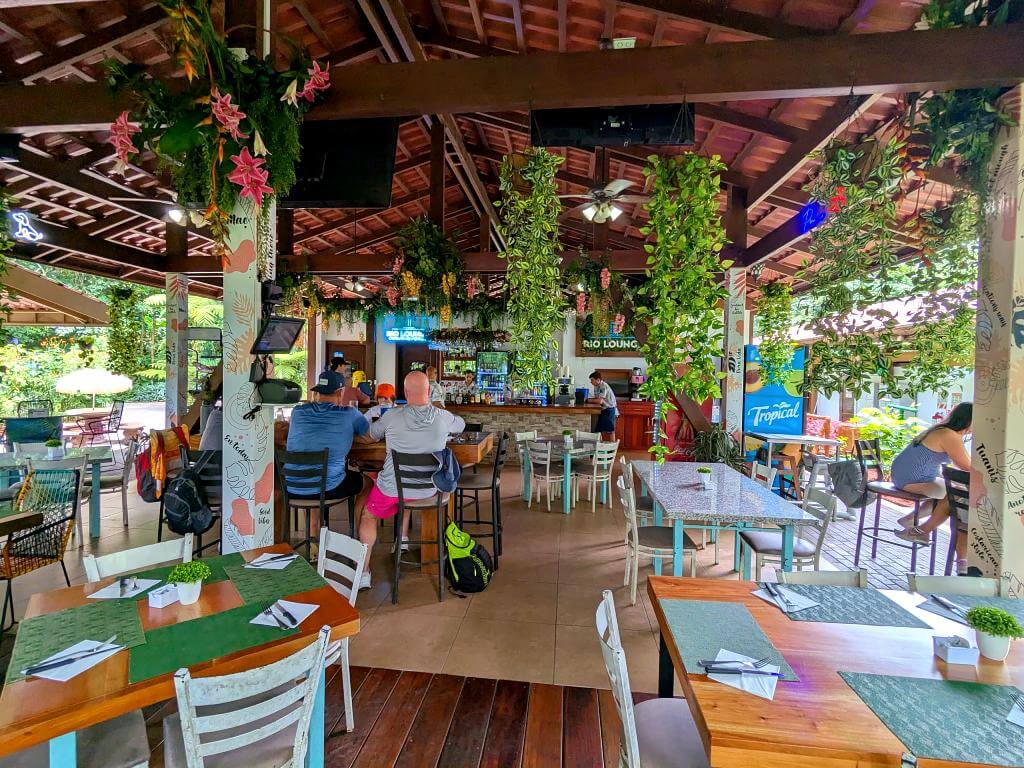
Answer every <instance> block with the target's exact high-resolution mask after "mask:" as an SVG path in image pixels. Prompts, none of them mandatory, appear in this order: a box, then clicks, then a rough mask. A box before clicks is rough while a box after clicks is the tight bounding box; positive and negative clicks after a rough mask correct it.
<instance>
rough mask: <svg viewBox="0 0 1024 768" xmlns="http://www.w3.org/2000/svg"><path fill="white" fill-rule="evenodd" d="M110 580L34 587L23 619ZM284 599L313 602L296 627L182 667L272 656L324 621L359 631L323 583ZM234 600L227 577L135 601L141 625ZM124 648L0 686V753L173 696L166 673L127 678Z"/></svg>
mask: <svg viewBox="0 0 1024 768" xmlns="http://www.w3.org/2000/svg"><path fill="white" fill-rule="evenodd" d="M291 551H292V550H291V547H289V546H288V545H287V544H276V545H274V546H272V547H264V548H262V549H256V550H252V551H250V552H243V553H242V556H243V557H244V558H245V559H246V560H252V559H253V558H255V557H257V556H258V555H260V554H262V553H264V552H274V553H285V552H291ZM114 580H115V579H113V578H110V579H104V580H103V581H98V582H96V583H94V584H84V585H78V586H74V587H68V588H65V589H58V590H54V591H52V592H42V593H38V594H35V595H33V596H32V597H31V599H30V600H29V604H28V608H27V609H26V611H25V618H31V617H33V616H39V615H42V614H46V613H52V612H54V611H59V610H62V609H64V608H72V607H74V606H78V605H84V604H86V603H87V602H89V600H88V598H87V597H86V596H87V595H89V594H91V593H92V592H96V591H98V590H99V589H102V588H103V587H104V586H106V585H108V584H110V583H112V582H113V581H114ZM289 599H290V600H293V601H295V602H299V603H316V604H317V605H319V606H320V607H319V608H318V609H317V610H316V611H314V612H313V613H312V615H310V616H309V618H307V619H306V620H305V621H304V622H302V624H300V625H299V632H298V633H296V634H294V635H290V636H288V637H285V638H282V639H281V640H279V641H276V642H272V643H266V644H264V645H260V646H257V647H254V648H249V649H246V650H244V651H239V652H237V653H233V654H230V655H227V656H222V657H220V658H217V659H212V660H210V661H207V662H203V663H202V664H196V665H193V666H192V667H190V670H191V672H192V674H193V676H194V677H209V676H211V675H225V674H231V673H233V672H241V671H244V670H247V669H252V668H254V667H259V666H263V665H266V664H270V663H272V662H275V661H278V660H280V659H282V658H284V657H285V656H288V655H289V654H291V653H295V652H296V651H298V650H299V649H300V648H303V647H304V646H306V645H308V644H309V643H310V642H312V640H313V638H314V637H315V636H316V634H317V632H319V631H320V628H321V627H323V626H329V627H331V639H332V640H337V639H340V638H343V637H351V636H352V635H355V634H356V633H357V632H358V631H359V612H358V611H357V610H356V609H355V608H353V607H352V606H350V605H349V604H348V601H347V600H345V599H344V598H343V597H342V596H341V595H340V594H338V593H337V592H336V591H334V589H332V588H331V587H329V586H324V587H320V588H318V589H314V590H310V591H309V592H303V593H301V594H299V595H298V596H290V597H289ZM242 604H243V603H242V598H241V596H239V594H238V590H237V589H235V586H234V584H233V583H232V582H231V581H230V580H228V581H219V582H214V583H212V584H204V585H203V591H202V593H201V595H200V597H199V602H197V603H195V604H193V605H181V603H174V604H173V605H169V606H167V607H166V608H150V607H149V602H148V601H147V600H139V601H137V605H138V610H139V617H140V618H141V620H142V628H143V630H149V629H155V628H157V627H163V626H167V625H169V624H176V623H179V622H183V621H188V620H190V619H198V618H201V617H203V616H209V615H212V614H215V613H220V612H221V611H226V610H228V609H231V608H237V607H238V606H240V605H242ZM128 655H129V654H128V653H124V652H121V653H117V654H114V656H112V657H110V658H109V659H107V660H106V661H104V662H102V663H101V664H97V665H96V666H94V667H92V668H91V669H89V670H88V671H86V672H83V673H82V674H80V675H78V676H77V677H74V678H72V679H71V680H69V681H68V682H66V683H59V682H54V681H52V680H42V679H39V678H28V679H24V680H19V681H17V682H14V683H10V684H9V685H7V686H5V687H4V689H3V694H2V695H0V756H3V755H7V754H10V753H12V752H17V751H18V750H21V749H25V748H26V747H31V746H33V745H35V744H39V743H41V742H44V741H47V740H49V739H50V738H52V737H54V736H59V735H61V734H64V733H67V732H69V731H72V730H79V729H81V728H85V727H87V726H89V725H92V724H94V723H98V722H102V721H104V720H109V719H110V718H113V717H117V716H118V715H122V714H124V713H126V712H130V711H132V710H134V709H138V708H139V707H145V706H149V705H150V704H156V703H158V702H161V701H167V700H169V699H173V698H174V681H173V673H169V674H166V675H161V676H159V677H154V678H151V679H149V680H143V681H142V682H139V683H134V684H131V683H129V682H128Z"/></svg>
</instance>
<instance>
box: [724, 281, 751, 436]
mask: <svg viewBox="0 0 1024 768" xmlns="http://www.w3.org/2000/svg"><path fill="white" fill-rule="evenodd" d="M725 286H726V288H727V289H728V291H729V297H728V298H727V299H726V300H725V337H724V339H725V355H724V358H725V378H724V379H722V426H723V427H724V428H725V430H726V431H727V432H728V433H729V434H730V435H732V436H733V437H734V438H735V439H736V440H737V442H738V441H739V440H740V437H741V435H742V434H743V345H744V343H745V342H746V338H747V270H746V269H744V268H742V267H732V268H730V269H727V270H726V271H725Z"/></svg>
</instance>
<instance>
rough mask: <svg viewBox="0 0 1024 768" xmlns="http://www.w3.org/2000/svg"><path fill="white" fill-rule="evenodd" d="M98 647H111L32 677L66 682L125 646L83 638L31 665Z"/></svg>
mask: <svg viewBox="0 0 1024 768" xmlns="http://www.w3.org/2000/svg"><path fill="white" fill-rule="evenodd" d="M98 648H105V649H109V650H108V651H106V652H104V653H97V654H94V655H92V656H89V657H87V658H84V659H81V660H80V661H73V662H71V663H70V664H64V665H62V666H60V667H54V668H53V669H47V670H46V671H44V672H37V673H36V674H34V675H32V677H41V678H43V679H44V680H55V681H56V682H58V683H66V682H67V681H68V680H70V679H71V678H73V677H75V676H76V675H80V674H82V673H83V672H85V671H86V670H87V669H92V668H93V667H95V666H96V665H97V664H99V663H100V662H102V661H106V660H107V659H109V658H110V657H111V656H113V655H114V654H115V653H117V652H118V651H120V650H121V649H123V648H124V646H123V645H116V644H113V643H112V644H109V645H106V644H104V643H102V642H100V641H99V640H83V641H82V642H80V643H75V644H74V645H72V646H71V647H70V648H65V649H64V650H63V651H58V652H57V653H55V654H53V655H52V656H47V657H46V658H45V659H40V660H39V661H37V662H33V663H32V664H31V665H30V666H35V665H36V664H44V663H46V662H47V661H51V660H56V659H57V657H58V656H66V655H67V654H71V653H83V652H86V651H92V650H96V649H98Z"/></svg>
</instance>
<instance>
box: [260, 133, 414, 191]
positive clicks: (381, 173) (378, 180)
mask: <svg viewBox="0 0 1024 768" xmlns="http://www.w3.org/2000/svg"><path fill="white" fill-rule="evenodd" d="M398 125H399V121H398V120H397V119H395V118H372V119H366V120H313V121H308V122H305V123H303V124H302V126H301V128H300V131H299V140H300V141H301V143H302V156H301V159H300V161H299V164H298V165H297V166H296V168H295V173H296V181H295V184H294V186H292V189H291V191H290V192H289V193H288V195H287V196H286V197H285V198H284V199H283V200H280V201H278V206H279V207H281V208H387V207H389V206H390V205H391V176H392V174H393V173H394V170H395V149H396V147H397V145H398Z"/></svg>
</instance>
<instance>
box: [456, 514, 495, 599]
mask: <svg viewBox="0 0 1024 768" xmlns="http://www.w3.org/2000/svg"><path fill="white" fill-rule="evenodd" d="M444 545H445V550H446V552H447V558H446V559H445V569H444V572H445V576H447V577H448V583H449V584H450V585H451V588H452V589H453V590H456V591H458V592H464V593H471V592H483V591H484V589H486V587H487V585H488V584H489V583H490V581H491V571H492V570H493V569H494V561H492V560H491V553H490V552H488V551H487V550H486V549H484V548H483V547H482V546H480V545H479V544H477V543H476V542H475V541H474V540H473V537H472V536H470V535H469V534H468V533H466V532H465V531H464V530H462V529H461V528H459V526H457V525H456V524H455V523H448V527H447V528H446V529H445V531H444Z"/></svg>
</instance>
